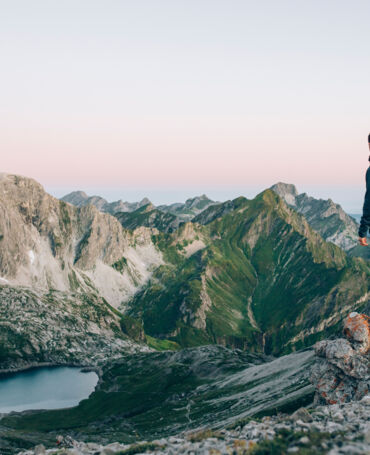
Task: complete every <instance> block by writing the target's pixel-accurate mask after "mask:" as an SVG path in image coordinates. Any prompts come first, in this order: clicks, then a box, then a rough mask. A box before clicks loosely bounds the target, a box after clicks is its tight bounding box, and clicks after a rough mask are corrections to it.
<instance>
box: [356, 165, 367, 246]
mask: <svg viewBox="0 0 370 455" xmlns="http://www.w3.org/2000/svg"><path fill="white" fill-rule="evenodd" d="M369 229H370V166H369V167H368V168H367V171H366V193H365V201H364V207H363V209H362V217H361V221H360V229H359V230H358V235H359V237H366V236H367V233H368V232H369Z"/></svg>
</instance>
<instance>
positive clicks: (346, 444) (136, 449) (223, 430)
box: [21, 312, 370, 455]
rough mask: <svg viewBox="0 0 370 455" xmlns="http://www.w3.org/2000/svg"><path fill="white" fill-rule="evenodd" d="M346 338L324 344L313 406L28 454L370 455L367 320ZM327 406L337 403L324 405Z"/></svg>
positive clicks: (27, 454) (353, 324) (355, 320)
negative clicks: (166, 433)
mask: <svg viewBox="0 0 370 455" xmlns="http://www.w3.org/2000/svg"><path fill="white" fill-rule="evenodd" d="M344 335H345V336H346V338H343V339H334V340H327V341H321V342H319V343H317V344H316V346H315V351H316V355H317V359H316V363H315V364H314V366H313V368H312V376H311V381H312V383H313V385H314V387H315V390H316V395H315V400H314V402H313V403H312V404H311V405H309V406H308V407H307V408H305V407H301V408H299V409H298V410H296V411H295V412H293V413H292V414H290V415H289V414H282V413H277V414H276V415H270V416H268V415H265V416H264V417H262V418H260V419H256V418H255V417H249V418H248V417H247V418H244V419H236V420H235V421H234V422H232V423H231V424H229V425H225V424H222V423H221V422H220V421H219V422H217V421H215V422H213V423H212V424H211V425H209V426H208V427H207V426H203V427H200V428H198V429H196V428H193V429H192V430H190V431H189V430H188V431H183V432H182V433H178V434H176V435H174V436H170V437H165V438H163V437H162V438H159V439H154V440H151V441H139V442H138V441H136V442H135V443H134V444H122V443H110V444H108V445H102V444H99V443H91V442H81V441H76V440H74V439H73V438H71V437H70V436H61V435H58V436H56V441H55V444H56V446H57V448H55V449H48V450H46V449H45V447H44V446H43V445H38V446H37V447H35V448H34V449H33V450H28V451H23V452H21V453H22V454H23V455H41V454H44V453H47V454H59V455H62V454H66V455H67V454H68V455H84V454H86V455H87V454H91V455H92V454H94V455H113V454H116V455H118V454H120V455H123V454H127V455H128V454H134V453H145V454H158V455H159V454H163V455H164V454H166V455H169V454H207V455H211V454H212V455H216V454H220V455H221V454H242V455H247V454H251V455H252V454H254V455H257V454H260V455H262V454H275V455H284V454H288V453H297V454H301V455H308V454H312V455H314V454H329V455H339V454H347V455H356V454H369V453H370V395H369V394H368V392H369V388H370V371H369V366H370V365H369V360H370V357H369V350H370V330H369V323H368V320H367V317H366V315H360V314H358V313H355V312H353V313H351V314H350V315H349V316H348V318H347V319H346V321H345V325H344ZM344 346H345V348H344ZM229 380H230V379H229ZM270 386H271V383H270ZM265 387H266V384H265ZM244 389H247V387H246V386H245V387H244ZM242 396H243V389H241V390H240V394H239V400H240V399H241V398H242ZM320 402H324V403H329V404H324V405H317V403H320ZM231 409H232V408H231ZM231 409H230V411H231ZM189 419H190V408H189Z"/></svg>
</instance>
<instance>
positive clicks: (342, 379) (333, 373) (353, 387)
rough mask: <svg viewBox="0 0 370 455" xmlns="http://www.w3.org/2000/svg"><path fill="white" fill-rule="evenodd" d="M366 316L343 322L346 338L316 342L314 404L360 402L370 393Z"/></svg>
mask: <svg viewBox="0 0 370 455" xmlns="http://www.w3.org/2000/svg"><path fill="white" fill-rule="evenodd" d="M368 320H369V319H368V317H367V316H366V315H362V314H358V313H355V312H353V313H350V314H349V316H348V317H347V319H346V320H345V322H344V330H343V333H344V335H345V336H346V339H344V338H339V339H336V340H324V341H320V342H319V343H316V345H315V353H316V356H317V361H316V363H315V365H314V367H313V369H312V372H311V382H312V383H313V384H314V386H315V389H316V395H315V401H316V403H322V404H335V403H344V402H348V401H352V400H360V399H361V398H362V397H363V396H365V395H366V394H368V393H369V390H370V372H369V366H370V362H369V360H370V359H369V347H370V330H369V322H368Z"/></svg>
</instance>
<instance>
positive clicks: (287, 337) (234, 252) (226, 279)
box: [128, 190, 369, 354]
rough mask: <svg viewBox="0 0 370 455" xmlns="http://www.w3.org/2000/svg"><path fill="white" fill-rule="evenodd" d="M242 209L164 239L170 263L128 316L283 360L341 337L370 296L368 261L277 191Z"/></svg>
mask: <svg viewBox="0 0 370 455" xmlns="http://www.w3.org/2000/svg"><path fill="white" fill-rule="evenodd" d="M229 205H230V204H229ZM234 206H235V208H234V209H233V210H230V211H229V213H226V215H224V216H221V217H216V218H215V219H214V220H213V221H210V222H209V223H208V224H207V225H205V226H202V225H199V224H196V223H186V224H184V225H182V226H180V228H179V230H178V231H176V232H175V233H173V234H171V235H169V234H167V235H164V234H163V235H161V236H159V237H158V238H157V246H158V247H159V248H160V249H161V250H162V253H163V256H164V258H165V260H166V264H165V265H162V266H160V267H159V268H158V269H157V270H156V271H155V272H154V274H153V276H152V278H151V279H150V281H149V282H148V283H147V284H146V285H145V286H144V287H143V288H142V290H141V291H139V292H138V293H137V294H136V295H135V296H134V298H133V299H132V300H131V301H130V303H129V310H128V312H129V314H130V316H132V317H134V318H137V319H138V320H142V322H143V325H144V330H145V332H146V333H147V334H149V335H151V336H154V337H157V338H165V339H170V340H173V341H176V342H177V343H179V344H180V345H182V346H194V345H201V344H207V343H219V344H224V345H226V346H231V347H238V348H243V349H248V350H255V351H265V352H266V353H274V354H280V353H283V352H288V351H290V350H292V349H296V348H298V347H302V346H305V345H310V344H312V343H313V342H314V341H315V340H316V339H318V338H320V337H323V336H326V335H328V333H331V332H332V331H335V330H336V329H337V324H338V323H339V321H340V320H341V318H342V316H343V315H344V314H345V312H346V311H348V310H353V309H355V308H357V307H360V306H361V305H363V303H364V301H366V300H367V297H366V295H367V294H366V293H367V291H368V284H369V268H368V265H367V264H366V263H365V262H364V261H362V260H361V259H352V258H349V257H348V256H347V255H346V253H345V252H344V251H343V250H341V249H340V248H338V247H336V246H335V245H334V244H332V243H327V242H325V241H324V240H323V239H322V237H321V236H320V235H319V234H318V233H316V232H315V231H313V230H312V229H311V227H310V226H309V225H308V223H307V221H306V220H305V218H304V217H303V216H301V215H299V214H298V213H297V212H295V211H294V210H293V209H291V208H289V207H288V206H287V205H286V203H285V202H284V201H283V200H282V199H281V198H280V197H279V196H278V195H277V194H276V193H274V192H273V191H272V190H266V191H264V192H263V193H261V194H260V195H258V196H257V197H256V198H255V199H253V200H247V199H244V198H239V199H238V200H237V201H236V202H235V203H234Z"/></svg>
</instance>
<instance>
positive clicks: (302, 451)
mask: <svg viewBox="0 0 370 455" xmlns="http://www.w3.org/2000/svg"><path fill="white" fill-rule="evenodd" d="M59 441H60V445H61V446H64V448H61V447H56V448H55V449H48V450H46V449H45V447H44V446H42V445H39V446H37V447H35V449H33V450H27V451H24V452H20V453H21V454H22V455H42V454H45V453H47V454H53V455H54V454H55V455H56V454H58V455H64V454H65V455H87V454H89V455H129V454H135V453H142V454H147V455H149V454H150V455H151V454H156V455H162V454H163V455H170V454H189V455H190V454H192V455H195V454H199V455H201V454H204V455H221V454H222V455H229V454H235V455H237V454H240V455H247V454H250V455H269V454H276V455H284V454H289V453H292V454H298V455H308V454H310V455H315V454H329V455H357V454H363V455H364V454H369V453H370V395H367V396H365V397H364V398H362V400H361V401H359V402H352V403H346V404H341V405H340V404H337V405H331V406H330V405H329V406H319V407H316V408H314V409H306V408H300V409H298V410H297V411H296V412H294V413H293V414H292V415H278V416H272V417H263V418H262V419H260V420H255V419H250V420H249V421H248V422H246V423H244V424H243V423H240V424H237V425H236V426H235V428H232V429H222V430H207V429H203V430H199V431H195V432H194V431H193V432H190V433H187V434H179V435H176V436H172V437H169V438H162V439H158V440H153V441H151V442H148V441H141V442H139V443H135V444H119V443H112V444H108V445H106V446H102V445H100V444H95V443H83V442H77V441H74V440H72V439H68V438H66V439H64V438H63V437H59ZM56 445H57V443H56Z"/></svg>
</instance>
